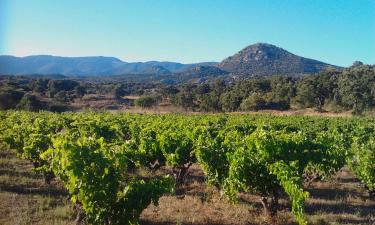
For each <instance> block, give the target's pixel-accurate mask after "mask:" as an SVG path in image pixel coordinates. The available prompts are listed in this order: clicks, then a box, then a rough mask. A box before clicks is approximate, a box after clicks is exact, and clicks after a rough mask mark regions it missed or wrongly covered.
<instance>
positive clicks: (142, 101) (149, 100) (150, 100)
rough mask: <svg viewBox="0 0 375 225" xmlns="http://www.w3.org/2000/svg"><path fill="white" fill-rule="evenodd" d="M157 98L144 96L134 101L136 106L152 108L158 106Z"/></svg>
mask: <svg viewBox="0 0 375 225" xmlns="http://www.w3.org/2000/svg"><path fill="white" fill-rule="evenodd" d="M157 102H158V101H157V98H156V97H152V96H142V97H140V98H138V99H136V100H135V101H134V104H135V105H136V106H139V107H142V108H150V107H152V106H154V105H156V104H157Z"/></svg>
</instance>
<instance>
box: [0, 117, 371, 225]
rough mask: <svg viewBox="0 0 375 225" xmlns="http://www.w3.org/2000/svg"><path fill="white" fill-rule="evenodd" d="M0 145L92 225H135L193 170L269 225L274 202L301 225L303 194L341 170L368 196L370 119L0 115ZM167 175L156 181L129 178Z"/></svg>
mask: <svg viewBox="0 0 375 225" xmlns="http://www.w3.org/2000/svg"><path fill="white" fill-rule="evenodd" d="M0 121H1V123H0V143H2V144H3V145H4V146H6V148H7V149H12V150H14V151H15V152H16V154H17V155H18V156H20V157H22V158H24V159H27V160H29V161H31V162H32V163H33V165H34V167H35V171H36V172H39V173H42V174H43V175H44V177H45V181H46V182H47V183H49V182H50V181H51V180H52V179H55V178H57V179H59V180H60V181H61V182H62V183H63V184H64V186H65V187H66V189H67V190H68V191H69V193H70V196H71V200H72V202H73V203H74V204H75V206H76V208H77V209H80V212H82V213H79V214H78V216H77V221H78V222H79V221H80V220H82V219H83V218H85V220H86V221H88V222H89V223H91V224H138V221H139V217H140V214H141V213H142V211H143V210H144V209H145V208H146V207H147V206H148V205H149V204H151V203H157V202H158V199H159V198H160V197H161V196H162V195H164V194H167V193H173V192H174V189H175V187H176V185H177V186H178V185H182V184H183V183H184V181H185V179H186V176H187V175H188V170H189V167H190V166H191V165H192V164H194V163H197V164H199V165H200V167H201V168H202V169H203V171H204V173H205V176H206V181H207V183H208V184H209V185H212V186H214V187H217V188H218V189H220V190H221V193H223V196H224V197H225V198H226V199H227V200H228V201H230V202H233V203H235V202H236V201H237V197H238V194H239V193H254V194H257V195H259V196H260V201H261V203H262V205H263V207H264V210H265V213H266V214H267V215H268V216H269V218H270V220H271V221H272V220H273V219H274V218H275V216H276V214H277V210H278V208H279V207H278V199H279V197H280V195H282V194H283V195H287V196H288V197H289V199H290V204H291V210H292V213H293V215H294V217H295V219H296V221H297V222H298V223H299V224H301V225H302V224H307V218H306V216H305V213H304V202H305V200H306V199H307V198H308V196H309V193H308V192H307V191H306V188H305V187H306V186H308V185H309V184H310V183H311V182H314V181H315V180H323V179H326V178H328V177H330V176H332V175H333V174H335V173H336V172H337V171H338V170H340V169H341V168H342V167H344V166H348V167H349V168H351V170H352V171H353V172H354V173H355V174H356V176H357V177H358V179H360V181H361V182H362V183H363V185H364V186H365V187H366V188H367V189H368V191H369V193H370V194H373V193H374V190H375V120H374V119H370V118H322V117H303V116H293V117H276V116H268V115H194V116H193V115H191V116H187V115H138V114H110V113H92V112H87V113H63V114H56V113H47V112H40V113H30V112H16V111H7V112H0ZM161 168H168V171H170V172H169V174H165V176H154V177H143V178H142V177H141V176H139V175H137V173H136V172H135V171H137V170H139V169H147V170H150V171H152V172H155V171H157V170H160V169H161Z"/></svg>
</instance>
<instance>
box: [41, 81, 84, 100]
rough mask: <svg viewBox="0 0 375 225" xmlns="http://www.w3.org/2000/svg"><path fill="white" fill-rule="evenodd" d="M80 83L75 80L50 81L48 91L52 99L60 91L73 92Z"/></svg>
mask: <svg viewBox="0 0 375 225" xmlns="http://www.w3.org/2000/svg"><path fill="white" fill-rule="evenodd" d="M78 85H79V83H78V82H77V81H74V80H50V81H49V82H48V91H49V94H50V97H54V95H55V94H56V93H58V92H60V91H72V90H74V88H75V87H76V86H78Z"/></svg>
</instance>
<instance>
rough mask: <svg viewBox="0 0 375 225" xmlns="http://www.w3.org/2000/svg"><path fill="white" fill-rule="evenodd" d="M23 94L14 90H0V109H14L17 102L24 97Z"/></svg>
mask: <svg viewBox="0 0 375 225" xmlns="http://www.w3.org/2000/svg"><path fill="white" fill-rule="evenodd" d="M24 94H25V93H24V92H22V91H15V90H10V89H8V90H1V91H0V109H1V110H7V109H14V108H15V107H16V106H17V104H18V103H19V101H20V100H21V99H22V97H23V96H24Z"/></svg>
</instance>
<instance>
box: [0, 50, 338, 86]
mask: <svg viewBox="0 0 375 225" xmlns="http://www.w3.org/2000/svg"><path fill="white" fill-rule="evenodd" d="M330 67H333V68H339V67H337V66H333V65H330V64H327V63H324V62H320V61H317V60H313V59H308V58H304V57H300V56H297V55H294V54H292V53H290V52H288V51H286V50H284V49H282V48H279V47H277V46H274V45H271V44H264V43H257V44H254V45H250V46H248V47H246V48H244V49H242V50H241V51H239V52H238V53H236V54H235V55H233V56H230V57H228V58H226V59H224V60H223V61H222V62H221V63H216V62H203V63H193V64H182V63H178V62H159V61H149V62H124V61H121V60H120V59H117V58H114V57H103V56H95V57H60V56H50V55H35V56H27V57H14V56H4V55H3V56H0V75H2V74H3V75H51V74H52V75H55V76H56V75H63V76H117V75H121V77H124V78H126V77H129V78H131V79H132V80H133V79H135V80H137V79H139V80H144V79H148V78H152V80H153V81H155V80H156V81H157V80H159V81H163V80H168V82H172V81H178V80H180V81H183V82H185V81H190V80H193V81H197V80H207V79H212V78H215V77H217V76H228V77H238V75H239V76H241V77H245V78H247V77H252V76H269V75H289V76H298V75H303V74H313V73H318V72H320V71H321V70H324V69H327V68H330ZM141 75H142V76H141Z"/></svg>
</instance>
